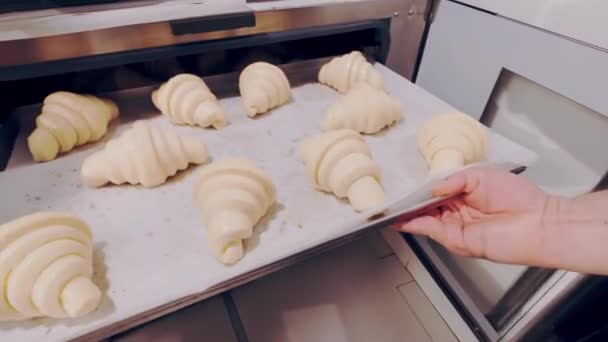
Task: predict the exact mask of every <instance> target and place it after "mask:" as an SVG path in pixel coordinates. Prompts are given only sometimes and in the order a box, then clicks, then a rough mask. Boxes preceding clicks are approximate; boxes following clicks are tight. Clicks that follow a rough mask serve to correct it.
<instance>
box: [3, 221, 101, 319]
mask: <svg viewBox="0 0 608 342" xmlns="http://www.w3.org/2000/svg"><path fill="white" fill-rule="evenodd" d="M91 239H92V234H91V231H90V230H89V227H88V226H87V224H86V223H84V222H83V221H81V220H80V219H78V218H76V217H73V216H71V215H69V214H64V213H58V212H37V213H34V214H30V215H26V216H22V217H20V218H17V219H15V220H13V221H10V222H7V223H5V224H3V225H1V226H0V277H1V279H2V281H1V282H0V293H1V295H0V320H2V321H8V320H22V319H28V318H33V317H40V316H48V317H53V318H65V317H80V316H83V315H86V314H88V313H89V312H91V311H93V310H94V309H96V308H97V305H98V304H99V301H100V299H101V292H100V290H99V288H97V286H96V285H95V284H94V283H93V282H92V281H91V276H92V274H93V244H92V241H91Z"/></svg>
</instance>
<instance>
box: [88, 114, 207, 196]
mask: <svg viewBox="0 0 608 342" xmlns="http://www.w3.org/2000/svg"><path fill="white" fill-rule="evenodd" d="M207 158H208V154H207V149H206V148H205V145H203V143H201V142H200V141H199V140H198V139H196V138H194V137H191V136H178V135H177V134H176V133H175V132H174V131H172V130H161V129H160V128H157V127H154V126H152V125H149V124H147V123H145V122H144V121H136V122H135V123H134V124H133V127H131V128H130V129H128V130H127V131H125V132H124V133H122V135H121V136H120V137H118V138H116V139H113V140H110V141H108V143H107V144H106V146H105V147H104V149H103V150H101V151H98V152H96V153H94V154H92V155H90V156H89V157H88V158H87V159H85V161H84V162H83V163H82V170H81V179H82V182H83V183H84V184H86V185H88V186H90V187H99V186H102V185H104V184H106V183H108V182H111V183H114V184H123V183H130V184H141V185H143V186H145V187H154V186H157V185H160V184H162V183H164V182H165V181H166V180H167V178H168V177H170V176H173V175H175V174H176V173H177V171H178V170H184V169H186V168H187V167H188V164H189V163H193V164H201V163H204V162H205V161H207Z"/></svg>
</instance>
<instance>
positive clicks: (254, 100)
mask: <svg viewBox="0 0 608 342" xmlns="http://www.w3.org/2000/svg"><path fill="white" fill-rule="evenodd" d="M239 90H240V92H241V97H242V98H243V103H244V104H245V109H246V110H247V115H249V116H250V117H254V116H256V115H258V114H262V113H266V112H267V111H269V110H271V109H273V108H276V107H279V106H281V105H283V104H284V103H286V102H287V101H289V99H290V98H291V86H290V85H289V80H288V79H287V76H285V73H284V72H283V70H281V69H280V68H279V67H277V66H276V65H272V64H270V63H266V62H255V63H252V64H250V65H248V66H247V67H246V68H245V69H244V70H243V71H242V72H241V75H240V77H239Z"/></svg>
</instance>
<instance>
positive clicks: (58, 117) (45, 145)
mask: <svg viewBox="0 0 608 342" xmlns="http://www.w3.org/2000/svg"><path fill="white" fill-rule="evenodd" d="M117 116H118V107H117V106H116V104H115V103H114V102H112V101H110V100H107V99H101V98H97V97H95V96H92V95H78V94H74V93H69V92H66V91H58V92H54V93H52V94H50V95H48V96H47V97H46V98H45V99H44V102H43V105H42V110H41V112H40V115H39V116H38V117H37V118H36V129H35V130H34V131H33V132H32V134H30V136H29V137H28V139H27V143H28V146H29V149H30V152H31V153H32V156H33V157H34V160H35V161H37V162H42V161H49V160H53V159H55V158H56V157H57V154H59V153H60V152H68V151H71V150H72V149H73V148H74V147H76V146H80V145H82V144H85V143H87V142H94V141H97V140H99V139H101V137H103V136H104V135H105V134H106V132H107V129H108V123H109V122H110V121H111V120H112V119H115V118H116V117H117Z"/></svg>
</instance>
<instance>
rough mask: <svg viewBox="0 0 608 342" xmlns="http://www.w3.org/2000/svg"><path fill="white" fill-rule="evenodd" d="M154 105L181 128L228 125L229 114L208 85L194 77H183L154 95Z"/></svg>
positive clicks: (169, 81)
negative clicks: (185, 126) (182, 126)
mask: <svg viewBox="0 0 608 342" xmlns="http://www.w3.org/2000/svg"><path fill="white" fill-rule="evenodd" d="M152 102H153V103H154V105H155V106H156V108H158V109H159V110H160V111H161V113H163V115H164V116H166V117H167V118H169V120H170V121H171V122H173V123H174V124H177V125H190V126H195V125H198V126H200V127H209V126H213V127H215V128H217V129H220V128H222V127H224V126H225V125H226V114H225V113H224V110H223V109H222V108H221V107H220V105H219V103H218V101H217V98H216V97H215V95H213V93H212V92H211V90H209V88H208V87H207V85H206V84H205V82H204V81H203V80H202V79H201V78H200V77H198V76H195V75H192V74H179V75H176V76H174V77H172V78H170V79H169V80H168V81H167V82H165V83H163V84H162V85H161V86H160V88H159V89H158V90H155V91H154V92H152Z"/></svg>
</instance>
